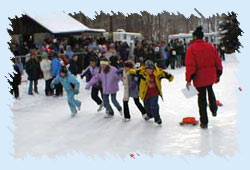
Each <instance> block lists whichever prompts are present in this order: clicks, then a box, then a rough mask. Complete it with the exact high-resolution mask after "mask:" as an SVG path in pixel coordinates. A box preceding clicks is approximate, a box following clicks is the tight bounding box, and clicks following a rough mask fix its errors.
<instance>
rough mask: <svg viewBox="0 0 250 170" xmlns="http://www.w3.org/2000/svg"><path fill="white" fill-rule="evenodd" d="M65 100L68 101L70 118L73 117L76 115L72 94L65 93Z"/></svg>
mask: <svg viewBox="0 0 250 170" xmlns="http://www.w3.org/2000/svg"><path fill="white" fill-rule="evenodd" d="M67 99H68V105H69V108H70V110H71V117H74V116H75V114H76V113H77V110H76V105H75V101H74V94H73V93H67Z"/></svg>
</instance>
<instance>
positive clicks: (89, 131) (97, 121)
mask: <svg viewBox="0 0 250 170" xmlns="http://www.w3.org/2000/svg"><path fill="white" fill-rule="evenodd" d="M226 57H227V58H226V59H227V61H226V62H223V67H224V70H223V75H222V77H221V81H220V83H219V84H215V85H214V91H215V94H216V98H217V99H219V100H220V101H221V102H222V103H223V106H222V107H219V110H218V116H217V117H212V115H211V112H210V111H209V109H208V114H209V126H208V129H207V130H203V129H200V127H199V126H192V125H191V126H180V125H179V122H180V121H181V120H182V118H183V117H187V116H194V117H196V119H199V114H198V104H197V97H193V98H190V99H186V98H185V97H184V95H183V94H182V93H181V89H182V88H184V87H185V68H182V69H176V70H170V69H168V70H167V71H169V72H170V73H172V74H173V75H174V76H175V79H174V81H173V82H172V83H169V82H168V81H167V80H163V81H162V84H163V85H162V87H163V96H164V101H162V100H161V99H160V100H159V104H160V115H161V117H162V120H163V125H162V127H159V126H157V125H156V124H155V123H154V122H153V121H152V120H151V121H149V122H146V121H145V120H143V119H142V117H141V114H140V113H139V110H138V109H137V108H136V106H135V104H134V102H133V100H130V103H129V105H130V111H131V121H130V122H122V120H121V116H120V115H119V113H118V111H117V110H115V109H114V110H115V116H114V118H111V119H104V118H103V117H104V114H105V111H104V110H103V111H102V112H97V111H96V110H97V108H98V106H97V105H96V104H95V103H94V101H92V99H91V96H90V91H86V90H85V85H86V83H85V80H81V79H79V77H78V79H79V81H80V82H81V86H80V88H81V90H80V94H79V95H78V96H77V97H76V98H77V99H80V100H81V101H82V109H81V111H80V112H79V114H77V115H76V117H74V118H71V117H70V110H69V107H68V105H67V100H66V96H65V95H64V96H63V97H61V98H55V97H46V96H45V95H44V87H45V83H44V80H40V81H39V86H38V87H39V88H38V90H39V92H40V94H39V95H34V96H29V95H27V90H28V83H27V82H24V83H22V85H21V86H20V94H21V95H20V97H21V98H20V99H18V100H15V102H14V103H13V107H12V110H13V115H14V116H13V121H14V125H15V126H16V128H15V129H14V151H15V152H14V157H16V158H24V157H25V156H27V154H30V155H32V156H34V157H42V156H45V155H46V156H49V157H55V156H63V155H66V154H67V153H71V152H81V153H83V154H84V155H86V156H89V157H96V156H97V157H101V158H105V156H106V154H107V153H109V154H111V155H114V156H119V157H121V158H124V157H127V156H129V154H130V153H132V152H133V153H135V152H137V153H139V154H142V155H143V154H146V155H155V154H160V155H168V156H186V155H190V154H191V155H196V156H204V155H207V154H208V153H209V152H214V154H216V155H218V156H223V157H224V156H231V155H234V154H235V153H236V152H237V151H238V142H237V135H238V133H239V132H238V130H237V124H236V123H237V108H236V104H237V96H236V91H237V90H238V80H237V78H236V75H235V73H236V72H237V71H238V62H237V60H236V57H235V55H230V56H226ZM24 79H25V78H24ZM65 94H66V93H65ZM122 96H123V86H122V82H120V91H119V92H118V101H119V102H120V104H121V105H122Z"/></svg>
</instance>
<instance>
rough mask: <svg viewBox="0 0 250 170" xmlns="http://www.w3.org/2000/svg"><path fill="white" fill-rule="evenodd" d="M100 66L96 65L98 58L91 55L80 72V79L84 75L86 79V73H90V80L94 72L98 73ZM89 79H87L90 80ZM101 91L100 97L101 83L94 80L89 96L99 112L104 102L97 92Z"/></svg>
mask: <svg viewBox="0 0 250 170" xmlns="http://www.w3.org/2000/svg"><path fill="white" fill-rule="evenodd" d="M100 71H101V70H100V67H99V66H98V58H96V57H91V58H90V62H89V66H88V67H87V68H86V69H85V70H83V72H82V74H81V79H82V78H83V77H84V76H86V79H87V75H90V77H89V79H90V80H91V79H92V77H94V76H95V75H96V74H98V73H99V72H100ZM90 80H89V81H90ZM99 91H100V93H101V98H102V84H101V82H100V81H98V82H96V83H95V84H94V85H93V86H92V89H91V98H92V99H93V100H94V101H95V102H96V104H97V105H98V106H99V108H98V109H97V111H98V112H100V111H101V110H103V109H104V104H103V101H102V99H101V98H100V97H99V96H98V93H99Z"/></svg>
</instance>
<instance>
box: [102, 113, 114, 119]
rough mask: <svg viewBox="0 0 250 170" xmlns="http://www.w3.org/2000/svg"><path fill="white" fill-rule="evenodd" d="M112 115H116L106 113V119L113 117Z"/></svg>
mask: <svg viewBox="0 0 250 170" xmlns="http://www.w3.org/2000/svg"><path fill="white" fill-rule="evenodd" d="M112 117H114V115H111V114H106V115H105V116H104V118H105V119H108V118H112Z"/></svg>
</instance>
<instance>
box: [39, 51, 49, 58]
mask: <svg viewBox="0 0 250 170" xmlns="http://www.w3.org/2000/svg"><path fill="white" fill-rule="evenodd" d="M48 56H49V55H48V53H45V52H42V54H41V57H42V58H46V57H48Z"/></svg>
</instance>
